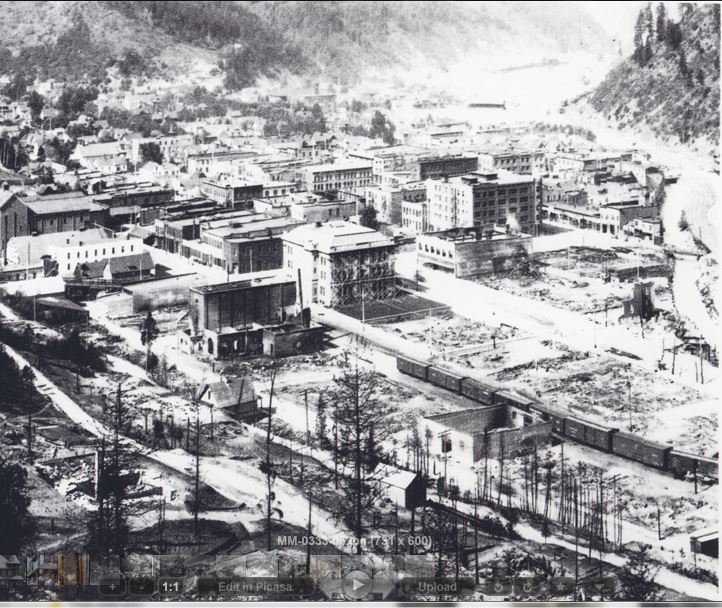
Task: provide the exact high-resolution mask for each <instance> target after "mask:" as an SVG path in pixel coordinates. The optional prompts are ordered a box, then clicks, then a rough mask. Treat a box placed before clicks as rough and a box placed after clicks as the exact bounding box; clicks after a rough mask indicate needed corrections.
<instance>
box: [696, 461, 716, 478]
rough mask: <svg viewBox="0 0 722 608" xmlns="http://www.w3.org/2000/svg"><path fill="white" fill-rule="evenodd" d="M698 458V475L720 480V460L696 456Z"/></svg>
mask: <svg viewBox="0 0 722 608" xmlns="http://www.w3.org/2000/svg"><path fill="white" fill-rule="evenodd" d="M696 458H697V474H698V475H699V474H701V475H706V476H707V477H713V478H714V479H719V460H717V459H716V458H708V457H707V456H696Z"/></svg>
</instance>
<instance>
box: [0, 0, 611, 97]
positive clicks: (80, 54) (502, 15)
mask: <svg viewBox="0 0 722 608" xmlns="http://www.w3.org/2000/svg"><path fill="white" fill-rule="evenodd" d="M580 24H581V26H580ZM608 48H609V41H608V40H607V39H606V37H605V35H604V33H603V31H602V30H601V29H600V28H599V27H598V26H597V25H596V24H595V23H594V22H593V20H591V19H590V18H589V16H588V15H587V14H586V13H585V12H584V11H583V9H581V8H579V7H577V5H575V4H567V3H564V4H562V3H553V2H552V3H544V4H540V3H534V2H508V3H504V2H473V3H465V2H418V1H410V2H393V1H387V0H383V1H375V2H344V1H338V2H330V1H325V2H271V1H263V2H248V1H246V2H220V1H203V2H200V1H199V2H170V1H145V2H120V1H106V2H103V1H88V2H81V1H77V0H65V1H61V2H0V72H5V73H8V72H24V73H28V74H31V73H32V72H36V71H37V72H39V73H40V75H41V76H44V77H47V76H51V75H54V76H56V77H58V78H68V79H77V78H81V77H84V76H88V77H90V78H93V79H100V78H102V77H103V76H104V71H105V69H106V67H107V66H109V65H112V64H114V63H117V61H118V59H119V58H120V57H122V56H123V55H125V54H126V53H127V52H128V50H129V49H132V50H133V52H134V56H133V57H132V61H126V62H125V64H124V65H125V67H126V68H128V69H132V70H135V71H137V72H153V71H158V70H161V71H168V70H171V71H172V68H176V70H177V71H179V72H180V73H182V70H183V68H182V66H183V62H184V61H188V60H189V59H190V58H192V57H193V56H194V55H197V54H201V55H204V56H205V57H206V58H207V59H208V60H209V61H211V62H213V63H218V64H219V65H220V66H221V67H222V69H224V70H225V71H226V73H227V76H228V78H227V79H226V82H227V85H228V86H229V87H230V88H241V87H243V86H248V85H249V84H251V83H252V82H253V81H254V79H255V78H256V77H257V76H259V75H271V76H272V75H273V74H275V73H279V72H290V73H293V74H313V75H317V74H319V73H320V74H324V75H325V76H327V77H329V78H334V79H339V80H342V81H354V80H356V79H360V78H362V77H363V72H364V70H365V69H366V68H369V67H382V68H396V69H400V70H403V69H408V68H413V67H429V66H432V67H438V68H444V67H448V66H449V65H451V64H452V62H454V61H455V60H458V59H460V58H462V57H468V56H469V54H470V53H484V54H486V56H494V57H497V58H498V57H504V58H505V59H508V60H509V61H515V60H517V59H518V58H519V57H521V56H522V55H525V56H526V58H528V57H530V56H531V57H552V56H558V55H559V54H560V53H566V52H577V51H581V50H583V51H594V52H597V51H604V50H607V49H608Z"/></svg>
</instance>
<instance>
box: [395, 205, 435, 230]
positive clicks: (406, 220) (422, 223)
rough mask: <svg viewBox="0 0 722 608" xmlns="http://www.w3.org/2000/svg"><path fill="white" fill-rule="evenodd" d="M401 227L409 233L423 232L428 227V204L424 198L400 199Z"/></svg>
mask: <svg viewBox="0 0 722 608" xmlns="http://www.w3.org/2000/svg"><path fill="white" fill-rule="evenodd" d="M401 227H402V228H403V229H404V231H405V232H409V233H411V234H423V233H424V232H426V231H427V230H428V229H429V206H428V204H427V203H426V200H425V199H424V200H421V201H401Z"/></svg>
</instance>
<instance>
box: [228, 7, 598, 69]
mask: <svg viewBox="0 0 722 608" xmlns="http://www.w3.org/2000/svg"><path fill="white" fill-rule="evenodd" d="M242 4H243V5H244V6H246V7H248V9H249V10H250V11H252V12H254V13H255V14H257V15H259V16H260V17H261V18H262V19H263V21H264V22H265V23H267V24H271V23H272V24H275V25H276V27H278V28H279V29H281V30H283V31H284V32H286V35H287V37H288V38H289V39H290V40H292V41H293V43H294V44H295V45H296V46H297V47H298V48H300V49H301V50H302V51H303V53H304V55H305V56H306V57H307V58H308V59H309V60H310V61H311V62H313V64H315V66H316V67H317V69H319V70H321V71H322V72H326V73H330V74H332V75H335V76H342V77H347V78H353V76H354V75H356V74H358V72H359V71H360V70H362V69H363V68H364V67H369V66H371V67H397V68H411V67H416V66H418V65H427V66H428V65H430V66H434V67H441V68H444V67H448V65H449V64H450V62H453V61H455V60H458V59H460V58H462V57H464V56H468V55H469V54H471V53H476V52H486V53H489V54H491V55H495V56H499V55H502V54H506V55H507V56H508V57H509V58H513V57H514V56H515V55H517V54H519V53H520V52H526V53H529V54H530V55H531V54H537V56H539V54H541V55H542V56H543V55H544V54H549V55H556V54H558V53H565V52H575V51H580V50H591V51H595V52H596V51H604V50H608V49H609V41H608V40H607V39H606V36H605V34H604V33H603V31H602V29H601V28H600V27H599V26H598V25H597V24H596V23H595V22H594V21H593V20H592V19H591V18H590V17H589V15H588V14H586V13H585V12H584V11H583V10H582V9H581V8H579V7H577V6H576V5H573V4H568V3H564V6H562V4H561V3H555V2H549V3H543V4H541V3H536V2H452V1H447V2H418V1H407V2H393V1H373V2H353V1H350V2H349V1H333V2H330V1H319V2H302V1H277V2H264V1H259V2H253V1H248V2H243V3H242Z"/></svg>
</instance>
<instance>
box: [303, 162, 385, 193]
mask: <svg viewBox="0 0 722 608" xmlns="http://www.w3.org/2000/svg"><path fill="white" fill-rule="evenodd" d="M299 179H300V181H301V182H302V184H303V186H304V189H305V190H308V191H309V192H329V191H336V192H337V191H340V190H343V191H349V190H355V189H357V188H364V187H366V186H368V185H370V184H371V182H372V179H373V175H372V163H370V162H367V161H358V162H353V161H338V162H335V163H332V164H327V165H313V166H310V167H302V168H301V170H300V172H299Z"/></svg>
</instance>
